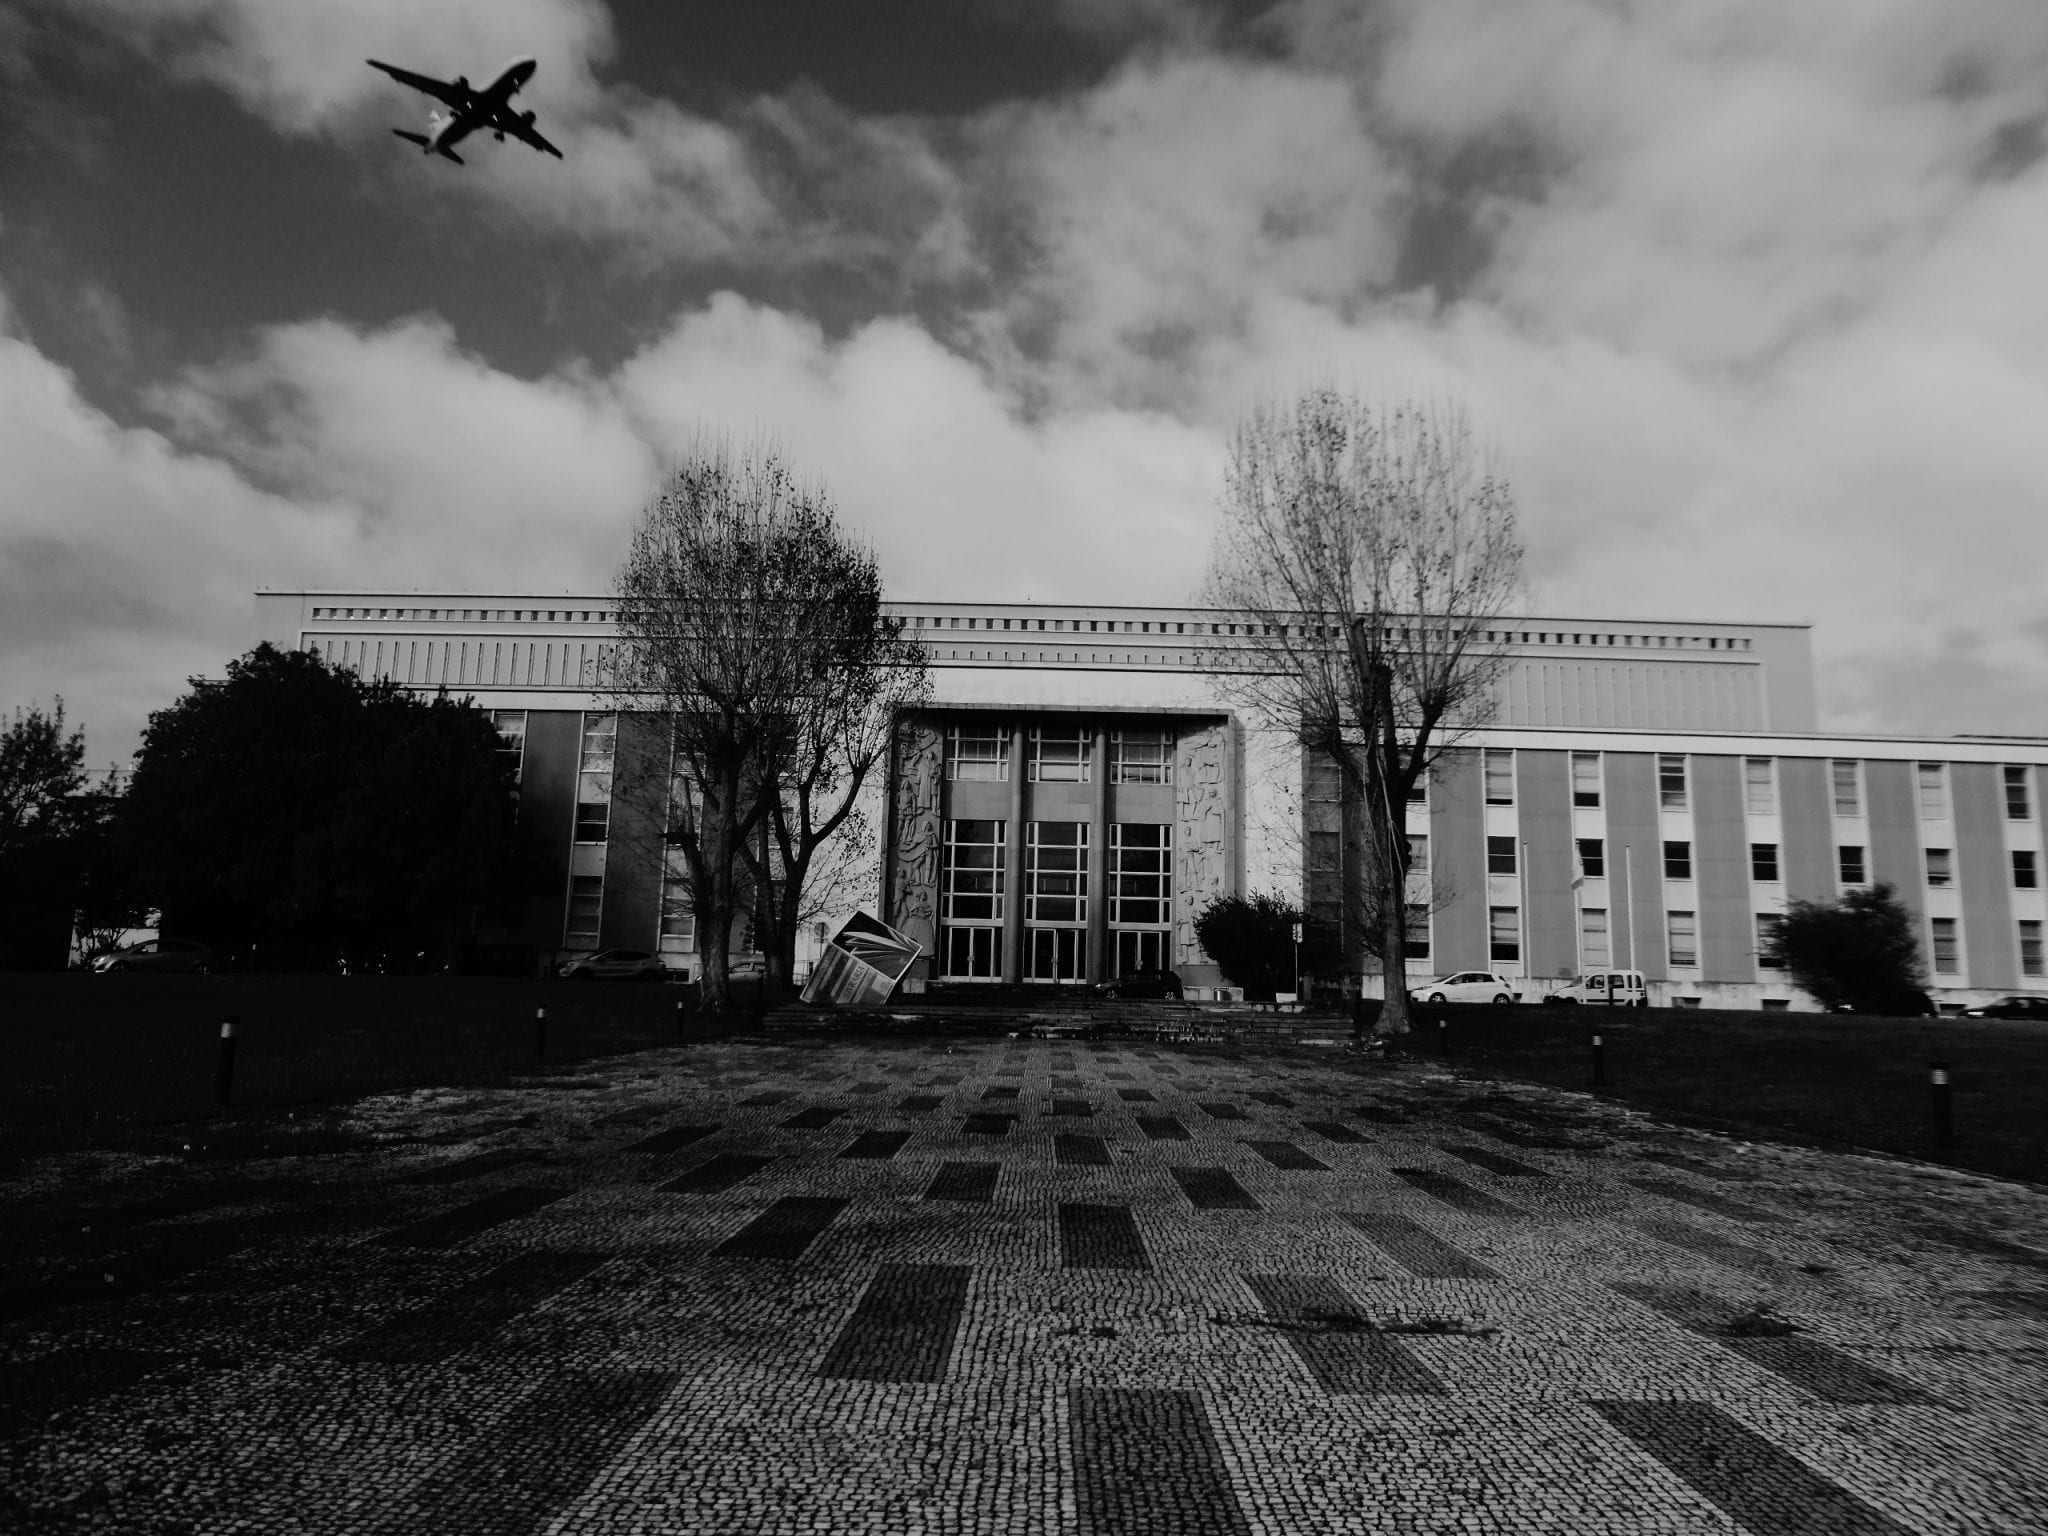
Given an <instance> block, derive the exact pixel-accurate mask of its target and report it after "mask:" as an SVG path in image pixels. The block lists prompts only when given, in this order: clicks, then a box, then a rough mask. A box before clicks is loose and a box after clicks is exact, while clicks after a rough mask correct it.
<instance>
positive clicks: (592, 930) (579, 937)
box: [562, 875, 604, 949]
mask: <svg viewBox="0 0 2048 1536" xmlns="http://www.w3.org/2000/svg"><path fill="white" fill-rule="evenodd" d="M603 915H604V876H603V875H572V876H571V877H570V879H569V916H568V918H567V920H566V921H564V922H563V924H562V943H563V944H564V945H566V946H567V947H568V948H570V949H595V948H597V934H598V920H599V919H600V918H601V917H603Z"/></svg>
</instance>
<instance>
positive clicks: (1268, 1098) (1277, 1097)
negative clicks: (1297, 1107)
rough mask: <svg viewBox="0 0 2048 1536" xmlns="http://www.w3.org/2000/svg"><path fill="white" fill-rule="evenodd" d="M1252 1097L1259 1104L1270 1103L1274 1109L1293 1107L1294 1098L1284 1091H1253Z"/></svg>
mask: <svg viewBox="0 0 2048 1536" xmlns="http://www.w3.org/2000/svg"><path fill="white" fill-rule="evenodd" d="M1252 1097H1253V1098H1254V1099H1256V1100H1258V1102H1259V1103H1261V1104H1271V1105H1272V1106H1273V1107H1274V1108H1276V1109H1292V1108H1294V1100H1292V1099H1290V1098H1288V1097H1287V1095H1286V1094H1284V1093H1255V1094H1253V1095H1252Z"/></svg>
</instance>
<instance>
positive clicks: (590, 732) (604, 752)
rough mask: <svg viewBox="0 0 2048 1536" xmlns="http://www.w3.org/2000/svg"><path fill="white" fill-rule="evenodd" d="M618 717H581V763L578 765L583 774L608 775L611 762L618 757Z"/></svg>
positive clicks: (610, 769)
mask: <svg viewBox="0 0 2048 1536" xmlns="http://www.w3.org/2000/svg"><path fill="white" fill-rule="evenodd" d="M618 748H619V717H618V716H617V715H585V716H584V717H583V761H582V764H581V765H580V766H581V767H582V770H583V772H585V773H607V774H608V773H610V772H611V771H612V762H613V760H614V758H616V757H617V755H618Z"/></svg>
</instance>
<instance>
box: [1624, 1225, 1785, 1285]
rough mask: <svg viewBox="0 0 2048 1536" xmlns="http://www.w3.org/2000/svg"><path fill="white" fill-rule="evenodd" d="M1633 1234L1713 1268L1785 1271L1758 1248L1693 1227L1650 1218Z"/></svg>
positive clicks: (1781, 1263) (1782, 1263)
mask: <svg viewBox="0 0 2048 1536" xmlns="http://www.w3.org/2000/svg"><path fill="white" fill-rule="evenodd" d="M1634 1225H1635V1228H1636V1230H1637V1231H1639V1232H1642V1233H1643V1234H1645V1235H1646V1236H1649V1237H1653V1238H1655V1239H1656V1240H1657V1241H1658V1242H1660V1243H1666V1244H1669V1245H1670V1246H1671V1247H1673V1248H1683V1249H1684V1250H1685V1251H1686V1252H1687V1253H1696V1254H1698V1255H1699V1256H1700V1257H1701V1258H1703V1259H1712V1260H1713V1261H1714V1262H1715V1263H1717V1264H1726V1265H1728V1266H1729V1267H1730V1268H1731V1269H1742V1270H1748V1271H1750V1272H1752V1273H1754V1274H1762V1275H1779V1274H1783V1273H1784V1272H1785V1270H1786V1269H1787V1268H1788V1267H1789V1266H1788V1265H1787V1264H1786V1263H1785V1261H1784V1260H1783V1259H1781V1258H1779V1257H1778V1256H1777V1255H1776V1254H1772V1253H1766V1252H1764V1251H1763V1250H1762V1249H1761V1248H1752V1247H1750V1246H1749V1245H1748V1244H1746V1243H1737V1242H1731V1241H1730V1240H1729V1239H1727V1238H1725V1237H1723V1236H1721V1235H1720V1234H1719V1233H1718V1232H1709V1231H1707V1230H1706V1229H1705V1228H1704V1227H1695V1226H1693V1225H1691V1224H1690V1223H1688V1222H1683V1221H1664V1220H1660V1219H1658V1218H1655V1217H1651V1218H1648V1219H1645V1220H1642V1221H1638V1222H1636V1223H1634Z"/></svg>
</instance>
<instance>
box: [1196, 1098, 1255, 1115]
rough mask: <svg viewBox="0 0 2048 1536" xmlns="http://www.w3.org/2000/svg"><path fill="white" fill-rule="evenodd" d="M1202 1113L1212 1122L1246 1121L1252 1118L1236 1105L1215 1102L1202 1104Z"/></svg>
mask: <svg viewBox="0 0 2048 1536" xmlns="http://www.w3.org/2000/svg"><path fill="white" fill-rule="evenodd" d="M1202 1113H1203V1114H1205V1115H1207V1116H1208V1117H1209V1118H1210V1119H1211V1120H1246V1119H1249V1118H1250V1116H1248V1115H1246V1114H1245V1112H1244V1111H1243V1110H1241V1109H1239V1108H1238V1107H1237V1106H1236V1105H1235V1104H1225V1103H1221V1102H1217V1101H1213V1100H1212V1101H1205V1102H1204V1103H1203V1104H1202Z"/></svg>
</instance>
